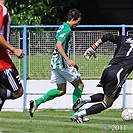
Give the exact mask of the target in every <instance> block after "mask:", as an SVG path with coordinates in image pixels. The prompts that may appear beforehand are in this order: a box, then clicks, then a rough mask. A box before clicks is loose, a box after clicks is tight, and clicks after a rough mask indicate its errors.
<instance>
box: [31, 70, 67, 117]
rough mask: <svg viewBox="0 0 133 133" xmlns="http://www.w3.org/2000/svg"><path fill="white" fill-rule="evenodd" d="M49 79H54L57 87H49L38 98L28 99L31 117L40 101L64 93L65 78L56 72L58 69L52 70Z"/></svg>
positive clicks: (43, 101)
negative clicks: (49, 88)
mask: <svg viewBox="0 0 133 133" xmlns="http://www.w3.org/2000/svg"><path fill="white" fill-rule="evenodd" d="M51 80H54V81H56V83H57V88H54V89H51V90H49V91H48V92H46V93H45V94H44V95H43V96H41V97H39V98H38V99H36V100H31V101H30V109H29V113H30V116H31V117H33V114H34V112H35V110H36V109H37V107H38V106H39V105H40V104H41V103H45V102H47V101H49V100H52V99H54V98H55V97H59V96H62V95H64V94H65V93H66V80H65V79H64V78H63V77H62V76H61V75H60V74H59V73H58V70H53V71H52V75H51Z"/></svg>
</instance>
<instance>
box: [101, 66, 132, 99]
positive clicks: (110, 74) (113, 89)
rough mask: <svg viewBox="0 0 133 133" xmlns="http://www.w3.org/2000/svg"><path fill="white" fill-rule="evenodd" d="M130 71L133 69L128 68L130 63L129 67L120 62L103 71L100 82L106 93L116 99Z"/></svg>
mask: <svg viewBox="0 0 133 133" xmlns="http://www.w3.org/2000/svg"><path fill="white" fill-rule="evenodd" d="M129 73H131V69H130V68H128V65H127V68H125V67H124V66H122V65H118V64H116V65H110V66H108V67H107V68H106V69H105V70H104V71H103V74H102V77H101V81H100V82H99V83H100V85H101V86H102V87H103V91H104V94H105V95H106V96H108V97H111V98H113V99H116V98H117V97H118V96H119V93H120V91H121V88H122V85H123V84H124V83H125V81H126V77H127V76H128V75H129Z"/></svg>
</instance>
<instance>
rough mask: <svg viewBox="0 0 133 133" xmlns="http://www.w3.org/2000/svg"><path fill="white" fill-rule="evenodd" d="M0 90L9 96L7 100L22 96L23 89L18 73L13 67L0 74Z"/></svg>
mask: <svg viewBox="0 0 133 133" xmlns="http://www.w3.org/2000/svg"><path fill="white" fill-rule="evenodd" d="M1 88H3V89H7V90H5V91H6V92H7V93H8V94H10V93H9V91H10V92H11V95H10V96H8V98H7V99H16V98H19V97H21V96H22V95H23V87H22V84H21V81H20V77H19V73H18V71H17V69H16V68H15V67H12V68H9V69H6V70H4V71H2V72H1Z"/></svg>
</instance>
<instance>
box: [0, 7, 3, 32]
mask: <svg viewBox="0 0 133 133" xmlns="http://www.w3.org/2000/svg"><path fill="white" fill-rule="evenodd" d="M2 25H3V8H2V6H1V5H0V30H2Z"/></svg>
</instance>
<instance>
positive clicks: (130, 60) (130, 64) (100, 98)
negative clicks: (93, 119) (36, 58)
mask: <svg viewBox="0 0 133 133" xmlns="http://www.w3.org/2000/svg"><path fill="white" fill-rule="evenodd" d="M107 41H110V42H112V43H113V44H116V45H117V47H116V49H115V52H114V56H113V58H112V59H111V61H110V62H109V65H108V66H107V67H106V68H105V69H104V71H103V73H102V76H101V80H100V82H99V84H98V85H97V87H102V88H103V94H102V93H98V94H94V95H92V96H89V97H88V98H87V99H81V98H80V99H78V100H77V102H76V103H75V104H74V105H73V110H74V111H77V110H78V109H79V108H81V107H82V106H83V105H84V104H86V103H92V102H98V103H95V104H94V105H92V106H91V107H89V108H87V109H85V110H82V111H80V112H78V113H75V115H74V116H73V121H75V122H77V123H83V120H82V118H83V117H84V116H87V115H92V114H97V113H100V112H101V111H103V110H105V109H107V108H109V107H111V106H112V104H113V102H114V101H115V100H116V99H117V98H118V96H119V94H120V91H121V88H122V85H123V84H124V83H125V81H126V77H127V76H128V75H129V74H130V73H131V72H132V71H133V36H122V35H120V36H117V35H113V34H110V33H108V34H105V35H103V36H102V37H101V38H99V39H98V40H97V42H96V43H95V44H93V45H92V46H91V47H90V48H88V49H87V50H86V51H85V53H84V57H85V58H86V59H87V60H89V59H90V57H91V56H92V55H93V56H94V57H96V55H95V53H96V50H97V48H98V47H99V46H100V45H101V44H102V43H104V42H107Z"/></svg>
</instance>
